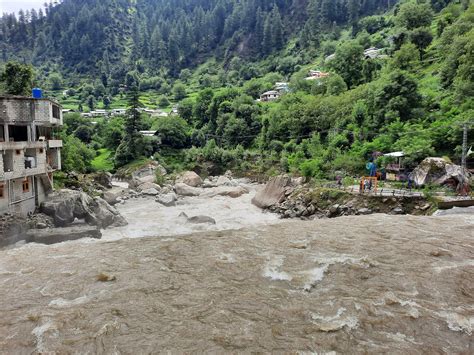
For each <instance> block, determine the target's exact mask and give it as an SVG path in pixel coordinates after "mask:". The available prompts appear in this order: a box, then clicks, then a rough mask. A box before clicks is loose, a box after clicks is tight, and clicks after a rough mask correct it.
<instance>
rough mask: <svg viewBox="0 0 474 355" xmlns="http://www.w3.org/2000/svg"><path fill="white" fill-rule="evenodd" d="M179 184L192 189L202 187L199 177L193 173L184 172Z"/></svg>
mask: <svg viewBox="0 0 474 355" xmlns="http://www.w3.org/2000/svg"><path fill="white" fill-rule="evenodd" d="M179 182H182V183H183V184H186V185H188V186H192V187H198V186H201V185H202V179H201V177H200V176H199V175H198V174H196V173H195V172H194V171H186V172H185V173H183V175H181V177H180V178H179Z"/></svg>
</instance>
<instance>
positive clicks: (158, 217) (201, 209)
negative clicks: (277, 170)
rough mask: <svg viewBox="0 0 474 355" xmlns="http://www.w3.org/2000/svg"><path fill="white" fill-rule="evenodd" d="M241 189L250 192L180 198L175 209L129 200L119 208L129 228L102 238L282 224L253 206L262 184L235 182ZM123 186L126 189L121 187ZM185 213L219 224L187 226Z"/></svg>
mask: <svg viewBox="0 0 474 355" xmlns="http://www.w3.org/2000/svg"><path fill="white" fill-rule="evenodd" d="M234 181H235V182H236V183H237V184H239V186H242V187H245V188H246V189H247V190H248V191H249V193H248V194H244V195H242V196H240V197H238V198H231V197H228V196H214V197H209V194H206V193H205V192H206V191H208V192H212V189H205V190H203V191H204V192H203V195H201V196H195V197H183V196H180V197H179V200H178V201H177V204H176V206H171V207H166V206H163V205H162V204H160V203H158V202H155V199H154V198H153V197H140V198H137V199H131V200H128V201H127V202H126V203H125V204H123V205H122V204H120V205H117V206H116V207H117V209H118V210H119V211H120V213H121V214H122V215H123V216H124V217H125V219H126V220H127V221H128V225H127V226H125V227H120V228H112V229H107V230H104V231H103V232H102V234H103V237H102V238H103V239H105V240H116V239H121V238H140V237H149V236H154V237H163V236H173V235H181V234H189V233H193V232H199V231H217V230H229V229H241V228H247V227H257V226H261V225H268V224H275V223H279V222H280V221H281V220H280V219H279V216H278V215H277V214H274V213H269V212H268V213H267V212H264V211H262V210H261V209H259V208H258V207H256V206H254V205H252V203H251V200H252V197H253V196H255V193H256V191H257V189H258V188H261V185H258V184H253V183H249V182H246V181H244V180H234ZM122 187H126V186H125V185H122ZM181 213H185V214H186V215H187V216H188V217H192V216H207V217H211V218H213V219H214V220H215V221H216V224H193V223H187V222H186V220H185V219H183V218H182V217H180V214H181Z"/></svg>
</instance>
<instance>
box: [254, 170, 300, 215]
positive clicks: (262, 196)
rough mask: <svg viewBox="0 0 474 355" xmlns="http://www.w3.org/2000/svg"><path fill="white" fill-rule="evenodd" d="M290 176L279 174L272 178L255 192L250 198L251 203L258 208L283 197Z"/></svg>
mask: <svg viewBox="0 0 474 355" xmlns="http://www.w3.org/2000/svg"><path fill="white" fill-rule="evenodd" d="M290 184H291V178H290V177H288V176H286V175H280V176H277V177H275V178H272V179H271V180H270V181H269V182H268V183H267V184H266V185H265V187H264V188H263V190H260V191H259V192H257V194H256V195H255V197H254V198H253V199H252V203H253V204H254V205H255V206H257V207H260V208H268V207H270V206H273V205H275V204H277V203H281V202H283V200H284V199H285V188H286V187H288V186H290Z"/></svg>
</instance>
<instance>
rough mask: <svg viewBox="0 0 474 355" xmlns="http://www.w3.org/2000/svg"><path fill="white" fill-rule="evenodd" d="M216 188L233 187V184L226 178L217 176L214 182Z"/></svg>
mask: <svg viewBox="0 0 474 355" xmlns="http://www.w3.org/2000/svg"><path fill="white" fill-rule="evenodd" d="M216 185H217V186H233V185H234V184H233V183H232V181H231V180H230V179H229V178H228V177H227V176H219V177H218V178H217V181H216Z"/></svg>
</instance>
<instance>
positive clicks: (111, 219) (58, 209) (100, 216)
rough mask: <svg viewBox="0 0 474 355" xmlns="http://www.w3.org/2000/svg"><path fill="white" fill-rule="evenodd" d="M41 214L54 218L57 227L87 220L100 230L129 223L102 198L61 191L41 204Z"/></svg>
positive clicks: (82, 193) (72, 191) (71, 191)
mask: <svg viewBox="0 0 474 355" xmlns="http://www.w3.org/2000/svg"><path fill="white" fill-rule="evenodd" d="M40 209H41V212H43V213H44V214H46V215H48V216H50V217H53V219H54V224H55V225H56V226H57V227H66V226H68V225H70V224H71V223H72V222H74V220H75V219H76V218H77V219H85V221H86V222H87V223H89V224H91V225H94V226H98V227H99V228H107V227H110V226H113V227H116V226H123V225H126V224H127V222H126V221H125V219H124V218H123V217H122V216H121V215H120V213H119V212H118V211H117V210H116V209H115V208H114V207H112V206H111V205H109V204H108V203H107V202H106V201H105V200H103V199H102V198H100V197H95V198H92V197H90V196H89V195H87V194H86V193H84V192H80V191H74V190H60V191H57V192H55V193H54V194H52V195H50V197H49V199H48V200H47V201H45V202H43V203H42V204H41V207H40Z"/></svg>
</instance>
